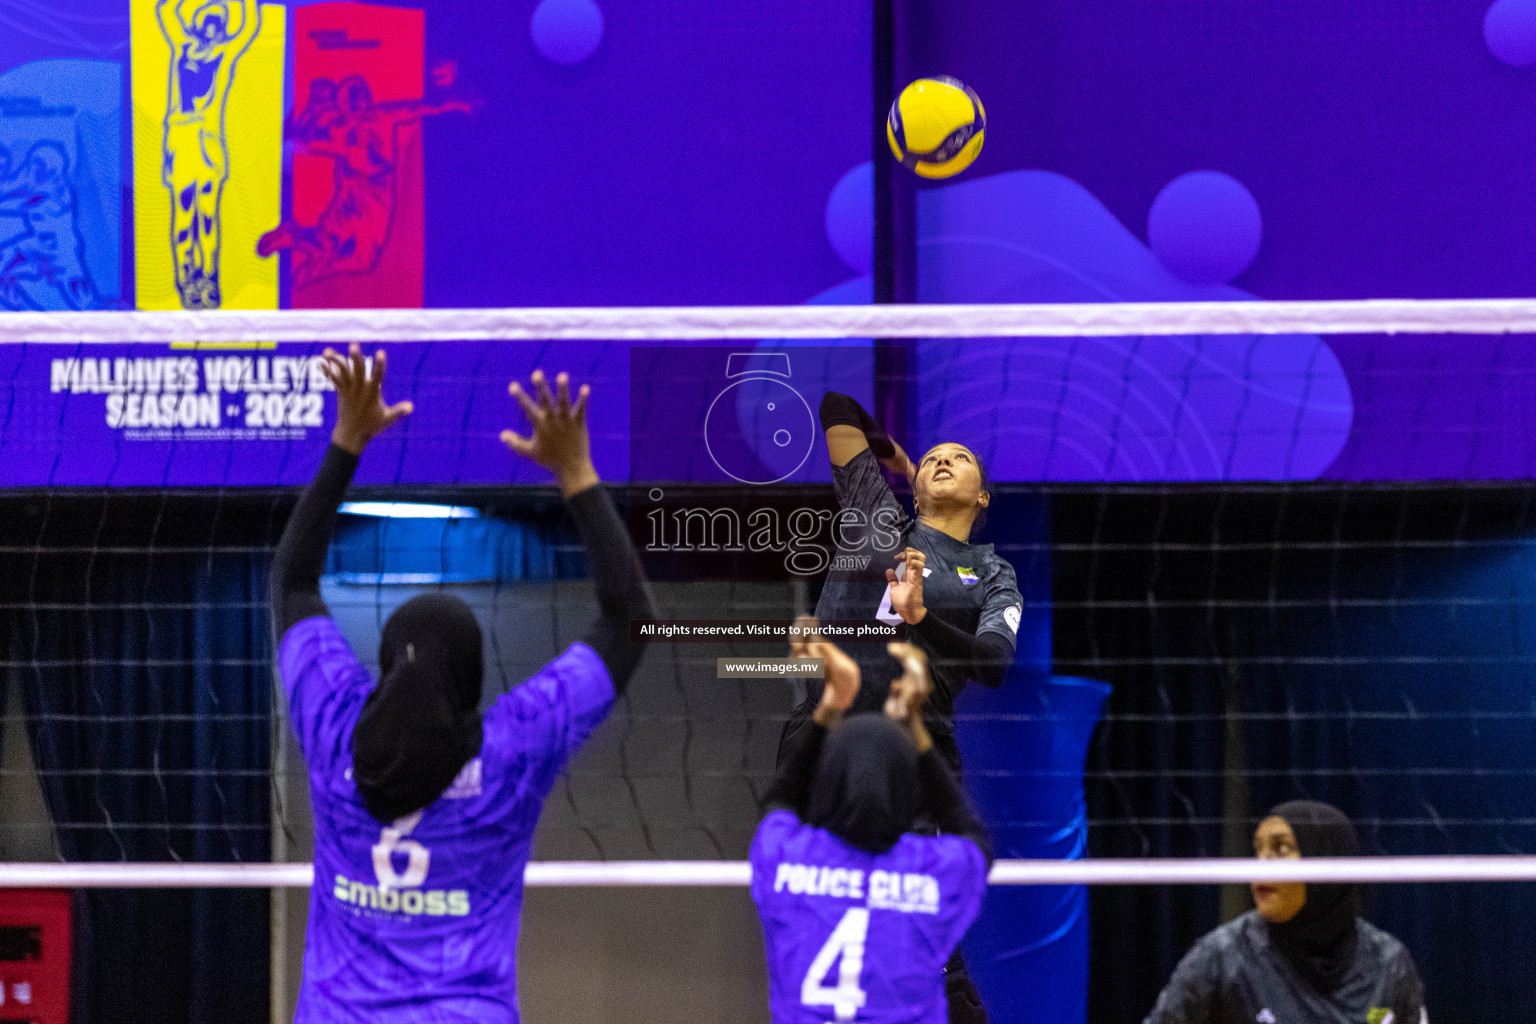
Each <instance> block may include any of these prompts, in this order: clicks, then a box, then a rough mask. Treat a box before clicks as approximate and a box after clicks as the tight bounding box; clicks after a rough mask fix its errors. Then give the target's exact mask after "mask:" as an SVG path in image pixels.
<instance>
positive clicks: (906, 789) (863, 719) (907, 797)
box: [805, 714, 918, 853]
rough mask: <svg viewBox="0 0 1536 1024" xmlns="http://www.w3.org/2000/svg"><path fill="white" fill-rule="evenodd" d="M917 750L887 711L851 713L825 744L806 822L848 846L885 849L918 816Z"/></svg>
mask: <svg viewBox="0 0 1536 1024" xmlns="http://www.w3.org/2000/svg"><path fill="white" fill-rule="evenodd" d="M917 789H918V780H917V748H916V747H914V746H913V745H912V741H911V740H910V739H908V738H907V734H906V731H905V730H904V729H902V727H901V726H900V725H898V724H896V723H895V722H893V721H891V720H890V719H889V718H886V717H885V716H884V715H883V714H860V715H852V716H850V717H849V718H847V719H845V720H844V721H843V724H842V725H840V726H838V727H837V728H836V729H834V730H833V731H832V734H831V735H830V736H828V737H827V739H826V742H825V743H824V744H823V745H822V748H821V759H820V760H819V761H818V762H817V763H816V775H815V778H813V779H812V780H811V796H810V800H809V801H808V802H807V805H806V812H805V820H806V822H807V824H811V825H815V826H816V827H818V828H824V829H826V830H827V831H828V832H831V833H832V834H833V835H835V836H837V837H838V838H839V839H841V840H842V841H843V842H845V843H847V844H848V845H849V846H853V847H857V848H858V849H860V850H864V851H866V852H868V853H884V852H885V851H886V850H889V849H890V848H891V847H892V846H895V845H896V840H898V839H900V838H901V834H902V833H903V832H908V831H910V830H911V828H912V822H913V819H914V818H916V816H917V799H918V793H917Z"/></svg>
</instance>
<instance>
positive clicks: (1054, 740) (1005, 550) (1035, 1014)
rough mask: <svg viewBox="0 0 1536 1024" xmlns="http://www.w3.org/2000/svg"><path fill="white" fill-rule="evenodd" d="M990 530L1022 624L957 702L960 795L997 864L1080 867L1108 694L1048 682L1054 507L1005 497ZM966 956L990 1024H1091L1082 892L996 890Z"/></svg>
mask: <svg viewBox="0 0 1536 1024" xmlns="http://www.w3.org/2000/svg"><path fill="white" fill-rule="evenodd" d="M987 519H988V523H989V526H988V533H987V536H986V539H987V540H989V541H990V542H992V543H993V544H995V545H996V546H997V549H998V553H999V554H1001V555H1002V556H1003V557H1004V558H1007V559H1008V561H1009V562H1010V563H1011V564H1012V565H1013V568H1014V573H1015V575H1016V576H1017V577H1018V581H1019V593H1020V594H1021V595H1022V596H1023V598H1024V614H1023V616H1022V618H1021V621H1020V623H1019V631H1018V647H1017V650H1016V653H1015V660H1014V667H1013V669H1012V670H1011V671H1010V673H1009V676H1008V679H1007V681H1006V682H1005V683H1004V684H1003V686H1002V687H1001V688H999V689H997V690H986V689H983V688H981V687H977V686H972V687H969V688H967V689H966V691H965V692H964V693H963V694H962V695H961V697H960V700H959V701H957V702H956V709H955V728H956V735H957V738H958V739H959V741H960V746H961V749H962V752H963V754H964V758H965V788H966V790H967V791H968V792H969V793H970V795H971V797H972V799H974V800H975V801H976V805H977V809H978V810H979V811H980V812H981V814H982V817H983V818H984V819H985V820H986V822H987V826H988V828H989V829H990V830H991V833H992V841H993V844H994V846H995V848H996V852H997V856H998V857H1000V858H1003V857H1020V858H1052V859H1061V858H1077V857H1082V856H1084V855H1085V854H1086V853H1087V846H1088V815H1087V806H1086V803H1085V801H1084V796H1083V758H1084V755H1085V754H1086V751H1087V748H1088V739H1089V736H1090V735H1091V734H1092V733H1093V729H1094V726H1095V725H1096V724H1097V722H1098V720H1099V708H1100V707H1101V706H1102V705H1103V703H1104V699H1105V697H1106V696H1108V694H1109V687H1108V686H1106V685H1105V684H1104V683H1101V682H1097V681H1096V680H1092V679H1080V678H1072V677H1065V676H1053V675H1052V674H1051V628H1052V616H1051V506H1050V499H1049V498H1048V497H1046V496H1044V495H1040V494H1030V493H1002V492H1001V491H999V492H998V493H996V494H994V497H993V502H992V506H991V508H990V509H989V510H988V517H987ZM965 957H966V965H967V968H968V969H969V971H970V973H971V975H972V977H973V979H974V980H975V982H976V985H977V987H978V988H979V989H980V990H981V993H982V998H983V1001H984V1002H985V1003H986V1006H987V1013H988V1015H989V1017H990V1018H991V1020H992V1021H993V1022H994V1024H1084V1022H1085V1021H1086V1020H1087V1016H1088V1000H1087V992H1088V892H1087V889H1086V887H1084V886H1029V887H1023V886H1006V887H1004V886H994V887H992V888H991V889H989V890H988V891H987V901H986V904H985V906H984V907H983V908H982V913H981V917H980V918H979V919H978V920H977V922H976V924H974V925H972V927H971V930H970V932H969V933H968V934H967V935H966V938H965Z"/></svg>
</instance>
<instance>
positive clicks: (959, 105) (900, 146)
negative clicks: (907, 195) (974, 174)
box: [885, 75, 987, 178]
mask: <svg viewBox="0 0 1536 1024" xmlns="http://www.w3.org/2000/svg"><path fill="white" fill-rule="evenodd" d="M986 129H987V113H986V111H985V110H983V109H982V106H981V97H979V96H977V95H976V92H975V90H973V89H971V88H970V87H969V86H967V85H966V84H965V83H964V82H961V81H959V80H958V79H954V78H949V77H947V76H944V75H935V76H933V77H932V78H919V79H918V80H917V81H915V82H913V83H912V84H911V85H909V86H907V87H906V88H905V89H903V90H901V95H900V96H897V97H896V102H895V103H892V104H891V114H890V117H888V118H886V122H885V137H886V139H887V140H888V141H889V142H890V144H891V152H892V153H894V154H896V159H897V160H900V161H901V163H902V165H903V166H905V167H908V168H911V170H912V171H913V172H915V173H916V174H917V175H918V176H919V177H923V178H952V177H954V176H955V175H957V174H959V173H960V172H961V171H963V170H965V169H966V168H967V167H969V166H971V163H972V161H974V160H975V159H976V155H977V154H978V153H980V152H981V144H982V140H983V137H984V136H985V135H986Z"/></svg>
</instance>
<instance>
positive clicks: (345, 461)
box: [268, 444, 358, 642]
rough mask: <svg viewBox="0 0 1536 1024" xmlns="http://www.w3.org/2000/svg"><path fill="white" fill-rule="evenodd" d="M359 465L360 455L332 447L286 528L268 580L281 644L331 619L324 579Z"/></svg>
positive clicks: (274, 622)
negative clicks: (301, 628) (307, 623)
mask: <svg viewBox="0 0 1536 1024" xmlns="http://www.w3.org/2000/svg"><path fill="white" fill-rule="evenodd" d="M357 462H358V458H357V456H356V455H353V454H352V453H351V452H349V451H347V450H346V449H345V448H341V447H338V446H337V445H334V444H333V445H331V446H330V448H329V449H328V450H327V451H326V453H325V459H324V461H322V462H321V463H320V469H319V471H318V472H316V473H315V478H314V479H313V480H311V481H310V482H309V486H308V487H306V488H304V493H303V494H301V495H300V496H299V501H298V504H296V505H295V506H294V507H293V513H292V514H291V515H289V517H288V525H287V526H285V527H284V528H283V536H282V539H281V540H280V541H278V544H277V550H276V551H275V552H273V555H272V573H271V577H270V579H269V581H268V595H269V597H270V599H271V602H272V627H273V629H274V630H275V631H276V633H277V640H278V642H281V641H282V638H283V634H285V633H287V632H288V630H289V629H291V628H292V627H293V626H294V624H295V623H298V622H302V621H303V620H305V619H309V618H314V617H315V616H317V615H329V614H330V609H328V608H326V606H325V602H324V601H322V600H320V575H321V573H323V572H324V571H325V551H326V548H327V547H329V546H330V543H331V531H332V530H333V529H334V528H335V525H336V510H337V509H338V508H340V507H341V499H342V498H344V497H346V493H347V487H348V486H350V485H351V483H352V474H353V473H355V472H357Z"/></svg>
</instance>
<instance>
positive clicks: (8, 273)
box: [0, 58, 123, 310]
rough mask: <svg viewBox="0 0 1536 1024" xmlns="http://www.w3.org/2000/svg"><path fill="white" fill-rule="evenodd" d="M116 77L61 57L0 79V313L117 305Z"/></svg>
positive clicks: (100, 64) (114, 67)
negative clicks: (3, 310)
mask: <svg viewBox="0 0 1536 1024" xmlns="http://www.w3.org/2000/svg"><path fill="white" fill-rule="evenodd" d="M122 73H123V69H122V65H121V64H118V63H116V62H113V61H97V60H75V59H67V58H66V59H49V60H37V61H32V62H31V63H28V64H23V65H22V66H21V67H18V68H13V69H11V70H10V71H7V72H5V73H4V74H3V75H0V308H3V309H12V310H22V309H31V310H52V309H95V308H102V307H113V306H116V305H117V304H118V301H117V300H118V298H119V296H120V295H121V294H122V259H121V238H122V234H121V224H122V202H123V186H122V155H121V154H122V145H123V132H122Z"/></svg>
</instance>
